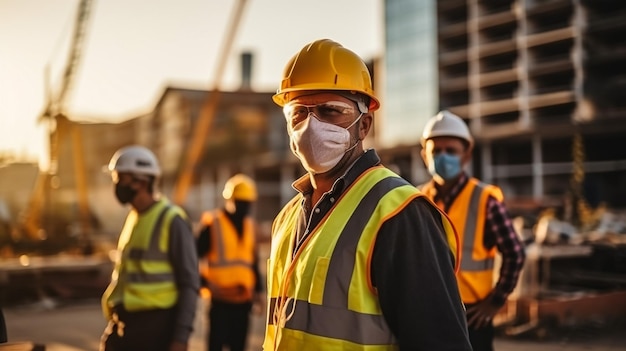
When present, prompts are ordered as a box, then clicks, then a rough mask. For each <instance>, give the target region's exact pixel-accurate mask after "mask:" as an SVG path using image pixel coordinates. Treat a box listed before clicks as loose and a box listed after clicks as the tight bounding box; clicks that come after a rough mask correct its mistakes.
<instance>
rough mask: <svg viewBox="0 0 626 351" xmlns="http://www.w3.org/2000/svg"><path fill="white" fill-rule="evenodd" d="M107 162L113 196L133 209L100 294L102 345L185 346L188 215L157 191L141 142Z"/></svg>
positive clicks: (193, 266) (190, 302)
mask: <svg viewBox="0 0 626 351" xmlns="http://www.w3.org/2000/svg"><path fill="white" fill-rule="evenodd" d="M109 170H110V171H111V177H112V179H113V183H114V184H115V196H116V197H117V200H118V201H119V202H120V203H121V204H122V205H126V204H129V205H130V206H131V210H130V212H129V214H128V217H127V218H126V223H125V224H124V227H123V229H122V232H121V234H120V237H119V241H118V246H117V252H118V258H117V260H116V262H115V269H114V271H113V276H112V280H111V284H110V285H109V287H108V288H107V289H106V291H105V293H104V295H103V297H102V307H103V311H104V315H105V317H106V318H107V319H108V321H109V323H108V325H107V327H106V329H105V331H104V334H103V336H102V342H101V346H100V350H106V351H120V350H124V351H126V350H128V351H131V350H132V351H136V350H164V351H165V350H167V351H174V350H187V349H188V340H189V337H190V335H191V332H192V329H193V322H194V317H195V311H196V303H197V300H198V289H199V285H200V284H199V278H198V260H197V257H196V254H195V245H194V237H193V233H192V231H191V226H190V223H189V221H188V219H187V215H186V214H185V212H184V211H183V210H182V209H181V208H180V207H178V206H175V205H173V204H171V203H169V201H168V200H167V199H166V198H165V197H163V196H160V195H159V194H158V193H157V192H156V189H155V188H156V182H157V178H158V177H159V176H160V175H161V169H160V168H159V164H158V161H157V159H156V157H155V156H154V154H153V153H152V152H151V151H150V150H148V149H146V148H145V147H142V146H136V145H133V146H127V147H124V148H122V149H120V150H118V151H117V152H116V153H115V154H114V155H113V157H112V158H111V161H110V163H109Z"/></svg>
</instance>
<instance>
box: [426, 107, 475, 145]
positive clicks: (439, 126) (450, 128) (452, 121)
mask: <svg viewBox="0 0 626 351" xmlns="http://www.w3.org/2000/svg"><path fill="white" fill-rule="evenodd" d="M442 136H447V137H457V138H460V139H463V140H465V141H467V142H468V143H469V145H470V146H471V145H472V144H473V143H474V139H473V138H472V135H471V134H470V131H469V128H467V124H465V122H464V121H463V120H462V119H461V117H459V116H457V115H455V114H454V113H452V112H450V111H446V110H443V111H441V112H439V113H438V114H437V115H435V116H434V117H432V118H431V119H430V120H428V122H426V126H425V127H424V132H423V133H422V145H423V144H424V143H426V140H428V139H432V138H435V137H442Z"/></svg>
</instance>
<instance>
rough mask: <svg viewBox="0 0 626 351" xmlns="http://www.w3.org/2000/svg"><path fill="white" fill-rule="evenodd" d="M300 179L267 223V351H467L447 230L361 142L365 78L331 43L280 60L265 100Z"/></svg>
mask: <svg viewBox="0 0 626 351" xmlns="http://www.w3.org/2000/svg"><path fill="white" fill-rule="evenodd" d="M273 99H274V102H276V103H277V104H278V105H279V106H281V107H282V108H283V112H284V115H285V118H286V122H287V132H288V134H289V139H290V145H291V150H292V151H293V153H294V154H295V155H296V156H297V157H298V159H299V160H300V162H301V164H302V166H303V167H304V169H305V170H306V171H307V174H305V175H304V176H302V177H301V178H300V179H298V180H296V181H295V182H294V183H293V187H294V188H295V189H296V190H297V191H298V194H297V195H296V196H295V197H294V198H293V199H292V200H291V201H289V202H288V203H287V204H286V205H285V207H284V208H283V209H282V210H281V211H280V213H279V214H278V216H277V217H276V219H275V220H274V223H273V226H272V242H271V246H272V247H271V255H270V259H269V265H268V279H267V280H268V297H269V303H268V306H269V308H268V318H267V320H268V325H267V329H266V334H265V341H264V349H265V350H299V351H307V350H398V349H399V350H431V351H434V350H459V351H461V350H471V348H470V344H469V340H468V337H467V326H466V322H465V314H464V311H463V306H462V304H461V299H460V297H459V293H458V287H457V284H456V280H455V277H454V272H455V266H456V257H457V240H456V235H455V232H454V229H453V226H452V224H451V223H450V222H449V220H448V218H447V217H446V215H445V214H443V213H442V212H441V211H439V210H438V209H437V207H436V206H435V205H434V204H432V203H431V202H430V201H429V200H428V199H426V198H425V197H424V196H423V195H422V194H421V193H420V192H419V191H418V190H417V189H416V188H415V187H414V186H412V185H411V184H409V183H408V182H406V181H405V180H403V179H402V178H401V177H399V176H398V175H397V174H395V173H393V172H392V171H390V170H389V169H387V168H386V167H384V166H382V165H381V163H380V159H379V157H378V156H377V154H376V152H375V151H374V150H365V149H364V148H363V144H362V140H363V139H364V138H365V137H366V136H367V134H368V133H369V131H370V129H371V127H372V124H373V118H374V117H373V112H374V111H375V110H377V109H378V108H379V106H380V103H379V100H378V98H377V97H376V94H375V93H374V91H373V89H372V83H371V78H370V74H369V71H368V69H367V66H366V65H365V63H364V62H363V60H362V59H361V58H360V57H359V56H358V55H356V54H355V53H354V52H352V51H350V50H348V49H346V48H345V47H343V46H342V45H340V44H338V43H336V42H334V41H332V40H328V39H323V40H316V41H314V42H312V43H310V44H307V45H306V46H304V47H303V48H302V49H301V50H300V51H299V52H298V53H297V54H296V55H294V56H293V57H292V58H291V60H289V62H288V63H287V65H286V67H285V70H284V75H283V77H282V81H281V85H280V88H279V89H278V91H277V93H276V95H274V97H273Z"/></svg>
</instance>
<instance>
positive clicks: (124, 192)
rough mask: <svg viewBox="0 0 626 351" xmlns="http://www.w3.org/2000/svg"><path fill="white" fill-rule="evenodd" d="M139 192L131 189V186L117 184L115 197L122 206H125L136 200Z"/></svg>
mask: <svg viewBox="0 0 626 351" xmlns="http://www.w3.org/2000/svg"><path fill="white" fill-rule="evenodd" d="M135 195H137V190H135V189H133V188H131V186H130V185H122V184H120V183H117V184H115V197H116V198H117V201H119V202H120V203H121V204H122V205H125V204H127V203H129V202H131V201H133V199H134V198H135Z"/></svg>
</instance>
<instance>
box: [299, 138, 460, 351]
mask: <svg viewBox="0 0 626 351" xmlns="http://www.w3.org/2000/svg"><path fill="white" fill-rule="evenodd" d="M378 164H380V158H379V157H378V155H377V154H376V152H375V151H374V150H368V151H366V152H365V153H364V154H363V155H362V156H361V157H360V158H359V159H358V160H357V161H356V162H355V163H354V164H353V165H352V166H351V167H350V168H349V170H348V171H347V172H346V173H345V174H344V175H343V176H341V177H340V178H339V179H337V180H336V181H335V183H334V184H333V186H332V187H331V189H330V190H329V191H328V192H327V193H325V194H324V195H323V196H322V197H321V198H320V200H319V201H318V203H317V204H312V203H311V196H312V194H313V187H312V185H311V183H310V180H309V176H308V175H305V176H303V177H302V178H300V179H298V180H297V181H295V182H294V184H293V187H294V188H295V189H296V190H298V191H299V192H300V193H302V194H303V195H304V201H303V203H302V206H303V209H304V211H302V217H301V218H300V222H299V226H298V229H297V231H298V232H297V234H298V235H297V240H298V244H297V247H300V246H301V245H302V243H303V242H304V240H305V239H306V237H307V236H308V235H309V233H310V232H311V231H312V230H313V229H314V228H315V227H316V226H317V225H318V224H319V223H320V221H321V220H322V219H323V218H324V216H325V215H326V214H327V213H328V211H330V210H332V208H333V206H334V204H335V202H336V201H337V200H338V199H339V197H340V196H341V194H342V193H343V192H344V191H345V189H346V188H347V187H348V186H349V185H350V184H352V183H353V182H354V181H355V180H356V179H357V177H358V176H360V175H361V174H362V173H363V172H365V171H366V170H367V169H369V168H370V167H373V166H376V165H378ZM346 215H348V214H346ZM294 252H295V251H294ZM370 271H371V273H370V277H371V280H372V284H373V285H374V287H375V288H376V290H377V292H378V298H379V303H380V307H381V310H382V314H383V316H384V318H385V320H386V321H387V324H388V325H389V327H390V329H391V331H392V332H393V333H394V335H395V336H396V338H397V340H398V343H399V349H400V350H459V351H463V350H471V346H470V344H469V339H468V336H467V325H466V317H465V311H464V310H463V306H462V303H461V299H460V296H459V293H458V287H457V284H456V278H455V275H454V268H453V264H452V260H451V254H450V249H449V247H448V244H447V242H446V239H445V232H444V230H443V227H442V224H441V215H440V214H439V212H438V211H437V209H435V208H434V206H432V205H431V204H430V202H428V201H427V200H425V199H422V198H418V199H415V200H413V201H412V202H411V203H409V204H408V205H407V206H406V207H405V208H404V209H403V210H402V211H400V212H399V213H398V214H396V215H395V216H393V217H392V218H389V219H388V220H387V221H386V222H385V223H383V224H382V225H381V227H380V230H379V232H378V235H377V237H376V242H375V244H374V249H373V254H372V258H371V263H370ZM442 326H445V328H444V327H442Z"/></svg>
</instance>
